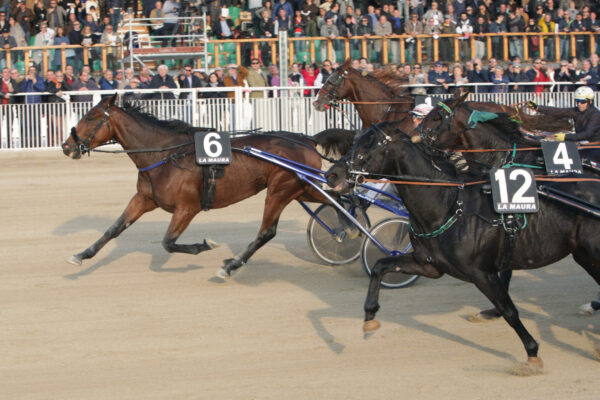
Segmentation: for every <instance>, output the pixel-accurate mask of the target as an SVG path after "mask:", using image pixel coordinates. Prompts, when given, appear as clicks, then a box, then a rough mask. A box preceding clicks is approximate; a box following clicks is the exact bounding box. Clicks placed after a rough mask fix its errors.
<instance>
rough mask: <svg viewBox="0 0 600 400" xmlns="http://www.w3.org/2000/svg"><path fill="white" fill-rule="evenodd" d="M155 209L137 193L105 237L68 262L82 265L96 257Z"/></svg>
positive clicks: (152, 204) (153, 204)
mask: <svg viewBox="0 0 600 400" xmlns="http://www.w3.org/2000/svg"><path fill="white" fill-rule="evenodd" d="M155 208H156V204H155V203H154V202H153V201H152V200H151V199H149V198H148V197H146V196H144V195H142V194H140V193H136V194H135V196H133V198H132V199H131V200H129V204H127V207H126V208H125V211H123V213H122V214H121V216H120V217H119V218H118V219H117V220H116V221H115V222H114V223H113V224H112V225H111V227H110V228H108V230H107V231H106V232H104V235H102V237H101V238H100V239H98V240H97V241H96V242H95V243H94V244H92V245H91V246H90V247H88V248H87V249H85V250H84V251H82V252H81V253H79V254H75V255H74V256H72V257H71V258H70V259H69V260H68V261H69V262H70V263H71V264H75V265H81V262H82V260H85V259H86V258H92V257H94V256H95V255H96V253H98V251H100V249H101V248H102V247H104V245H105V244H106V243H108V241H109V240H111V239H114V238H116V237H117V236H119V235H120V234H121V232H123V231H124V230H125V229H127V228H128V227H129V226H130V225H131V224H133V223H134V222H135V221H137V219H138V218H139V217H141V216H142V215H143V214H145V213H147V212H148V211H152V210H154V209H155Z"/></svg>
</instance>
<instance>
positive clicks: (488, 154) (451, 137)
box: [411, 93, 597, 321]
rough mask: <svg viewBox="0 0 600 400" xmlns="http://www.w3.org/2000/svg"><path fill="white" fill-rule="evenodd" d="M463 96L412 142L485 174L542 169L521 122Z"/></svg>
mask: <svg viewBox="0 0 600 400" xmlns="http://www.w3.org/2000/svg"><path fill="white" fill-rule="evenodd" d="M467 95H468V93H467V94H465V95H463V96H456V97H455V98H454V99H452V100H450V101H447V102H445V103H438V104H437V105H436V106H435V107H434V109H433V110H432V111H431V112H430V113H429V115H428V116H427V118H425V120H423V122H422V123H421V124H420V125H419V128H418V130H415V131H413V132H412V133H411V135H412V140H413V142H423V143H425V144H427V145H429V146H431V147H432V148H435V149H437V150H438V151H448V152H449V153H448V154H449V157H451V159H452V160H453V162H454V163H455V165H456V166H457V167H459V166H461V164H460V162H461V161H462V160H465V161H466V162H467V165H468V166H469V168H471V170H472V172H473V170H480V171H483V172H484V173H487V172H488V171H489V169H490V168H492V167H501V166H505V165H507V164H509V165H510V164H513V165H515V164H516V165H527V166H529V167H530V168H534V169H535V170H536V171H544V163H543V161H542V150H541V147H540V144H539V141H538V139H532V138H530V137H527V136H523V134H522V132H521V130H520V127H521V125H520V124H519V123H518V121H517V120H515V118H514V117H513V116H509V115H508V114H505V113H482V112H481V110H480V109H479V108H478V109H475V108H473V103H470V102H466V101H465V99H466V97H467ZM546 118H547V119H548V120H549V121H548V122H552V121H553V120H552V117H551V116H547V117H546ZM554 122H556V121H554ZM499 149H501V150H502V151H499ZM453 152H454V153H453ZM590 172H592V173H594V172H595V171H594V170H591V171H590ZM596 176H597V174H596ZM500 279H501V280H502V282H503V283H504V285H505V287H506V288H507V289H508V286H509V282H510V279H511V271H510V270H508V271H503V272H502V273H501V274H500ZM585 307H586V308H585V310H584V311H585V312H587V313H590V312H592V311H593V310H590V307H592V306H589V305H586V306H585ZM499 317H501V314H500V312H499V311H498V310H496V309H489V310H484V311H482V312H480V313H479V314H477V315H474V316H471V319H470V320H472V321H481V320H487V319H493V318H499Z"/></svg>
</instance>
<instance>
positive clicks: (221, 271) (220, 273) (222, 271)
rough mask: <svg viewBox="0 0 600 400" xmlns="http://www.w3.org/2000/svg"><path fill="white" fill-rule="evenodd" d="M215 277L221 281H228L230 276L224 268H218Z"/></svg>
mask: <svg viewBox="0 0 600 400" xmlns="http://www.w3.org/2000/svg"><path fill="white" fill-rule="evenodd" d="M215 276H216V277H217V278H219V279H222V280H223V281H228V280H229V278H231V275H230V274H229V273H228V272H227V271H226V270H225V268H219V270H218V271H217V272H215Z"/></svg>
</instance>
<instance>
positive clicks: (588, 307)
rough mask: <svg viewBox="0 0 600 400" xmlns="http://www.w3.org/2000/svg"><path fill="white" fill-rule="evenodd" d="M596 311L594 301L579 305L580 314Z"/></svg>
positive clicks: (589, 313)
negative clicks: (593, 305)
mask: <svg viewBox="0 0 600 400" xmlns="http://www.w3.org/2000/svg"><path fill="white" fill-rule="evenodd" d="M593 313H594V309H593V308H592V303H585V304H582V305H580V306H579V314H581V315H587V316H590V315H592V314H593Z"/></svg>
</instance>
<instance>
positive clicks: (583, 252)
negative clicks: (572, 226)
mask: <svg viewBox="0 0 600 400" xmlns="http://www.w3.org/2000/svg"><path fill="white" fill-rule="evenodd" d="M594 253H599V252H598V251H595V252H594V251H589V250H588V249H585V248H583V247H581V248H578V249H576V250H575V251H574V252H573V259H574V260H575V262H576V263H577V264H579V265H581V266H582V267H583V269H585V270H586V272H587V273H588V274H589V275H590V276H591V277H592V278H594V280H595V281H596V283H598V284H599V285H600V254H594ZM598 310H600V299H598V300H592V301H590V302H589V303H585V304H582V305H581V306H579V312H580V313H581V314H583V315H592V314H593V313H594V312H595V311H598Z"/></svg>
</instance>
